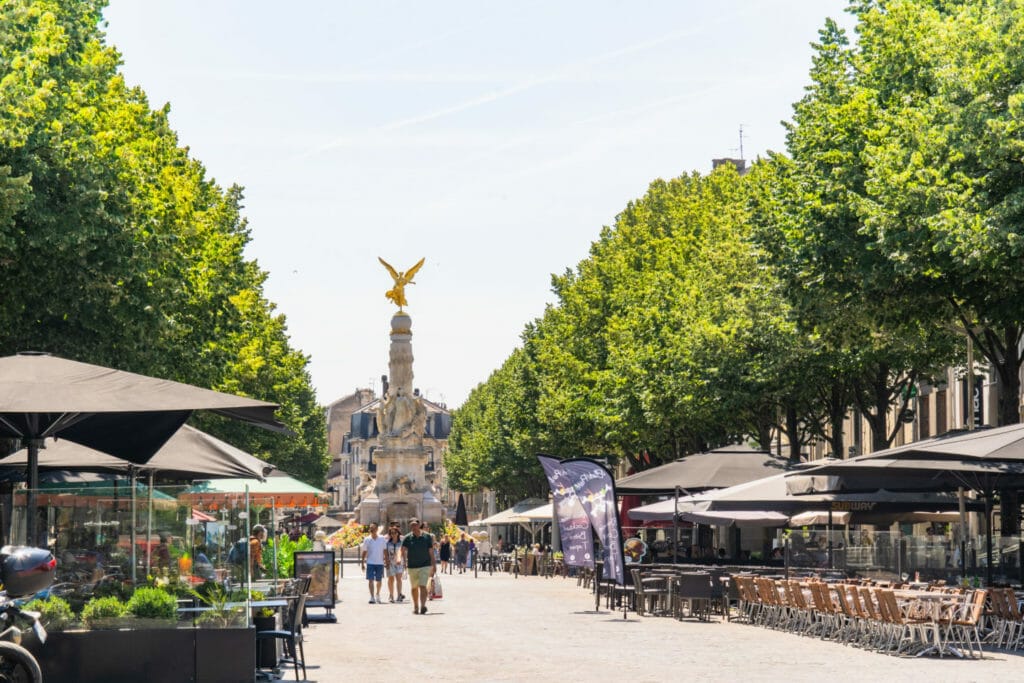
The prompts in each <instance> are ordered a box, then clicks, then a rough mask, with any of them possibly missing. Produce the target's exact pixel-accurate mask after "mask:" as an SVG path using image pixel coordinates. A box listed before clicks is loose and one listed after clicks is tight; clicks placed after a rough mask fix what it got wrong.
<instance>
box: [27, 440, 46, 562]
mask: <svg viewBox="0 0 1024 683" xmlns="http://www.w3.org/2000/svg"><path fill="white" fill-rule="evenodd" d="M25 441H26V444H25V445H26V446H28V494H27V496H26V500H25V503H26V504H25V545H29V546H35V544H36V538H37V537H38V531H39V510H38V509H37V508H36V495H37V493H38V491H39V446H40V445H41V444H42V442H43V440H42V439H26V440H25Z"/></svg>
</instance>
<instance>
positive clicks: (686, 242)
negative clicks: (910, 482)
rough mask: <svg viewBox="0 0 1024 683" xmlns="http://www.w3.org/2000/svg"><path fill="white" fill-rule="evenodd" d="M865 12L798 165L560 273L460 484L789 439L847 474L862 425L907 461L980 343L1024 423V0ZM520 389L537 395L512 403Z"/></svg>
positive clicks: (794, 447)
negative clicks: (516, 386)
mask: <svg viewBox="0 0 1024 683" xmlns="http://www.w3.org/2000/svg"><path fill="white" fill-rule="evenodd" d="M849 11H850V12H851V13H852V14H853V15H854V16H855V18H856V22H857V25H856V36H855V37H856V40H851V38H850V36H848V35H847V34H846V33H845V32H844V31H843V30H842V29H840V27H839V26H838V24H837V23H836V22H834V21H831V20H829V21H827V22H826V23H825V25H824V26H823V28H822V30H821V32H820V37H819V40H818V42H817V43H816V44H815V45H814V46H813V48H814V58H813V61H812V64H811V67H810V70H809V74H808V76H809V84H808V86H807V88H806V92H805V95H804V97H803V98H801V100H800V101H798V102H796V103H795V104H794V109H793V117H792V119H791V120H790V121H789V122H786V124H785V125H786V126H787V147H786V150H785V151H784V152H782V151H780V152H775V153H770V154H769V155H768V156H767V157H766V158H764V159H760V160H758V161H757V162H756V163H754V164H753V166H752V168H751V170H750V172H749V173H747V174H746V175H742V176H741V175H738V174H737V173H736V172H735V171H734V170H733V169H732V168H729V167H723V168H720V169H717V170H716V171H714V172H712V173H711V174H709V175H701V174H698V173H691V174H687V175H683V176H680V177H678V178H675V179H672V180H668V181H665V180H656V181H654V182H652V183H651V185H650V188H649V190H648V192H647V193H646V194H645V195H644V196H643V197H642V198H640V199H638V200H635V201H633V202H630V203H629V204H628V205H627V206H626V208H625V209H624V210H623V212H622V213H621V214H620V215H619V216H618V217H617V218H616V220H615V223H614V225H613V226H611V227H606V228H604V229H603V230H602V231H601V233H600V236H599V238H598V240H597V241H595V242H594V243H593V245H592V247H591V250H590V254H589V256H588V258H587V259H585V260H584V261H582V262H581V263H579V264H578V265H577V266H576V267H575V268H574V269H570V270H567V271H566V272H565V273H563V274H562V275H560V276H557V277H554V278H553V281H552V284H553V292H554V295H555V298H556V300H555V303H553V304H552V305H551V306H549V307H548V308H547V309H546V310H545V311H544V314H543V315H542V316H541V317H540V318H538V319H537V320H535V321H532V322H530V323H529V324H528V325H527V326H526V329H525V331H524V334H523V346H522V348H521V349H519V350H517V351H516V352H515V353H513V355H512V356H511V357H510V358H509V360H508V361H507V362H506V365H505V366H503V367H502V368H501V369H499V370H498V371H496V372H495V374H494V375H492V376H491V378H489V379H488V380H487V381H486V382H484V383H482V384H481V385H480V386H479V387H477V389H476V391H475V392H474V394H473V396H472V397H471V401H469V402H467V404H466V406H464V407H463V408H462V409H459V410H457V411H456V413H455V419H454V425H453V434H456V433H457V434H458V435H459V438H458V439H457V440H456V439H453V443H452V451H453V457H455V458H456V459H458V460H459V461H460V465H459V467H460V468H462V469H459V475H458V476H457V477H456V479H457V480H458V481H459V482H461V483H462V484H464V485H465V486H467V487H469V488H472V487H491V488H498V489H501V488H502V487H503V486H505V483H504V480H503V479H502V478H498V477H495V476H491V469H490V468H489V466H480V467H478V468H477V469H476V470H474V471H475V474H474V476H472V477H465V478H463V475H462V472H469V471H470V470H472V469H473V467H474V466H473V463H474V462H476V461H477V460H479V461H480V462H481V463H486V462H489V461H488V460H487V458H490V457H494V456H496V455H497V453H498V452H499V450H500V452H501V453H502V454H504V455H503V456H502V457H505V456H507V457H508V458H509V462H512V463H519V465H520V466H521V467H523V468H525V469H524V471H526V470H528V471H529V472H530V473H531V476H533V473H534V472H536V471H537V470H536V466H535V464H533V462H532V458H533V455H534V454H535V453H536V452H541V451H543V452H549V453H552V454H555V455H559V456H562V457H567V456H578V455H590V456H595V457H602V458H610V459H617V458H628V459H630V460H632V461H634V463H635V464H637V465H639V466H645V465H646V464H647V463H651V464H656V463H658V462H660V461H664V460H667V459H670V458H674V457H677V456H679V455H682V454H684V453H687V452H692V451H695V450H699V449H703V448H708V447H713V446H716V445H720V444H723V443H726V442H729V441H732V440H736V439H749V440H751V441H754V442H757V443H759V444H761V445H762V446H767V445H768V443H767V442H768V441H769V439H771V438H772V436H773V435H777V434H779V433H780V432H781V433H785V434H786V436H787V440H788V441H789V442H790V449H791V450H790V456H791V457H793V458H797V457H799V455H800V449H801V447H802V445H803V444H805V443H806V442H807V441H808V439H811V438H816V439H821V440H825V441H827V443H828V444H829V446H830V449H831V451H832V453H833V454H834V455H837V456H843V455H845V453H846V449H845V445H844V437H845V436H846V435H844V433H843V432H844V428H843V422H844V417H845V416H847V415H848V414H849V412H850V411H851V410H853V409H856V410H857V411H859V413H860V414H861V415H862V416H863V417H864V418H865V420H866V421H867V423H868V426H869V427H870V430H871V433H872V440H871V448H872V450H877V449H880V448H885V447H886V446H888V445H889V444H890V443H891V441H892V440H893V438H894V437H895V436H896V434H897V432H898V430H899V429H900V424H901V422H902V418H903V417H904V415H907V414H909V411H910V408H911V402H910V401H909V397H910V395H911V393H912V392H910V391H909V387H910V386H911V385H913V384H916V383H920V382H923V381H932V380H936V379H941V378H942V377H944V373H945V372H946V369H947V368H949V367H951V366H952V367H956V366H958V365H962V364H963V363H962V362H958V359H960V358H963V346H964V341H965V339H966V335H969V336H970V337H971V338H972V339H973V341H974V342H975V344H976V346H977V347H978V348H979V349H980V351H981V353H982V354H984V356H985V358H986V360H988V361H989V363H990V364H991V367H992V368H993V371H994V373H995V377H996V379H997V381H998V384H999V387H998V392H997V394H998V396H999V401H1000V403H999V410H998V418H997V422H998V423H999V424H1007V423H1012V422H1017V421H1019V419H1020V371H1021V364H1022V358H1021V353H1022V351H1021V347H1022V337H1024V303H1022V302H1024V271H1022V269H1021V268H1020V263H1021V257H1022V252H1024V239H1022V230H1024V208H1022V207H1024V182H1022V179H1024V153H1022V152H1024V123H1022V122H1024V90H1022V83H1024V50H1022V49H1021V46H1022V45H1024V0H985V1H984V2H977V1H968V0H942V1H941V2H940V1H938V0H857V1H854V2H851V3H850V8H849ZM511 375H514V376H517V377H528V378H529V380H528V382H527V383H526V386H528V387H529V396H530V399H529V400H512V401H508V400H505V399H507V397H508V396H509V393H508V389H507V381H508V377H509V376H511ZM520 398H521V397H520ZM485 413H486V415H487V419H486V422H484V421H481V415H483V414H485ZM484 425H486V427H485V426H484ZM511 425H516V429H518V430H520V432H519V433H525V434H528V436H529V438H518V439H509V438H507V434H509V433H511V432H512V431H515V430H511V431H510V426H511ZM524 427H526V431H525V432H523V431H522V430H523V428H524ZM492 434H502V435H503V436H502V437H501V438H500V439H494V438H492V437H491V436H490V435H492ZM498 444H500V446H499V445H498ZM544 449H546V450H544Z"/></svg>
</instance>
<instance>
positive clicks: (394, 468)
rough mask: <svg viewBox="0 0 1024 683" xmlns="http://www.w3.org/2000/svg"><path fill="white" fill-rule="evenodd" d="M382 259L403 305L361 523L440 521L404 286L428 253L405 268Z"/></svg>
mask: <svg viewBox="0 0 1024 683" xmlns="http://www.w3.org/2000/svg"><path fill="white" fill-rule="evenodd" d="M378 260H379V261H380V262H381V263H382V264H383V265H384V267H385V268H387V269H388V272H389V273H390V274H391V277H392V278H393V279H394V281H395V285H394V287H393V288H392V289H389V290H388V291H387V292H386V293H385V296H386V297H387V298H388V299H390V300H391V301H393V302H394V303H395V305H397V306H398V312H396V313H395V314H394V315H393V316H392V317H391V351H390V358H389V362H388V382H387V383H386V384H385V388H384V395H383V397H382V398H381V401H380V404H379V405H378V407H377V431H378V442H379V446H378V447H377V448H376V450H374V452H373V461H374V463H375V464H376V468H377V472H376V478H375V480H370V482H368V485H367V487H366V490H365V493H364V495H363V499H362V501H361V502H360V503H359V506H358V507H357V508H356V513H357V514H356V516H357V519H358V520H359V522H360V523H362V524H369V523H371V522H377V523H385V522H388V521H398V522H402V523H403V526H404V523H405V522H406V521H407V520H409V519H410V518H412V517H416V518H418V519H420V521H423V522H425V523H427V524H430V523H433V522H440V521H441V520H442V518H443V512H442V507H441V502H440V501H439V500H438V499H437V498H436V497H435V496H434V491H433V486H432V485H431V482H430V481H429V480H428V478H427V467H426V466H427V463H428V462H429V460H430V454H429V452H428V450H427V449H426V448H424V446H423V435H424V433H425V431H426V422H427V409H426V406H425V405H423V400H422V399H421V398H420V397H419V396H418V395H417V394H416V393H415V392H414V390H413V383H412V377H413V375H412V361H413V357H412V318H410V317H409V314H408V313H406V312H405V310H404V309H405V306H406V305H408V302H407V301H406V299H405V286H406V285H409V284H415V283H414V282H413V280H412V278H413V276H414V275H415V274H416V271H418V270H419V269H420V268H421V267H422V266H423V262H424V260H425V259H420V261H419V263H417V264H416V265H415V266H413V267H412V268H410V269H409V270H407V271H405V272H398V271H396V270H395V269H394V268H392V267H391V266H390V265H389V264H388V263H387V262H386V261H385V260H384V259H380V258H378Z"/></svg>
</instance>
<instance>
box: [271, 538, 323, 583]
mask: <svg viewBox="0 0 1024 683" xmlns="http://www.w3.org/2000/svg"><path fill="white" fill-rule="evenodd" d="M272 545H273V546H274V552H275V553H277V573H278V576H291V575H292V568H293V566H294V564H295V553H296V552H297V551H299V552H301V551H304V550H312V549H313V541H312V540H310V539H309V538H307V537H306V535H305V534H303V535H301V536H299V540H297V541H293V540H291V539H290V538H288V536H286V535H284V534H281V535H279V536H278V537H277V538H276V539H275V540H274V541H273V542H272ZM264 558H266V554H264ZM272 561H273V560H272V559H270V560H267V562H268V563H269V562H272Z"/></svg>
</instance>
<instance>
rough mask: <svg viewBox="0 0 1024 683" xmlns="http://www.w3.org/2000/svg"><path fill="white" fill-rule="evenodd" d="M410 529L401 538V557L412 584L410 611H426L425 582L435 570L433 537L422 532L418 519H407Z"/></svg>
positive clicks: (419, 612)
mask: <svg viewBox="0 0 1024 683" xmlns="http://www.w3.org/2000/svg"><path fill="white" fill-rule="evenodd" d="M409 528H410V529H412V531H411V532H410V533H408V534H406V535H405V538H404V539H402V558H403V559H404V560H405V566H406V567H408V568H409V583H410V584H412V613H413V614H426V613H427V592H428V591H427V583H429V582H430V577H432V576H433V575H434V573H435V572H436V571H437V562H436V560H435V559H434V538H433V536H431V535H430V534H427V533H424V532H423V528H422V527H421V526H420V520H418V519H416V518H413V519H410V520H409Z"/></svg>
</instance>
